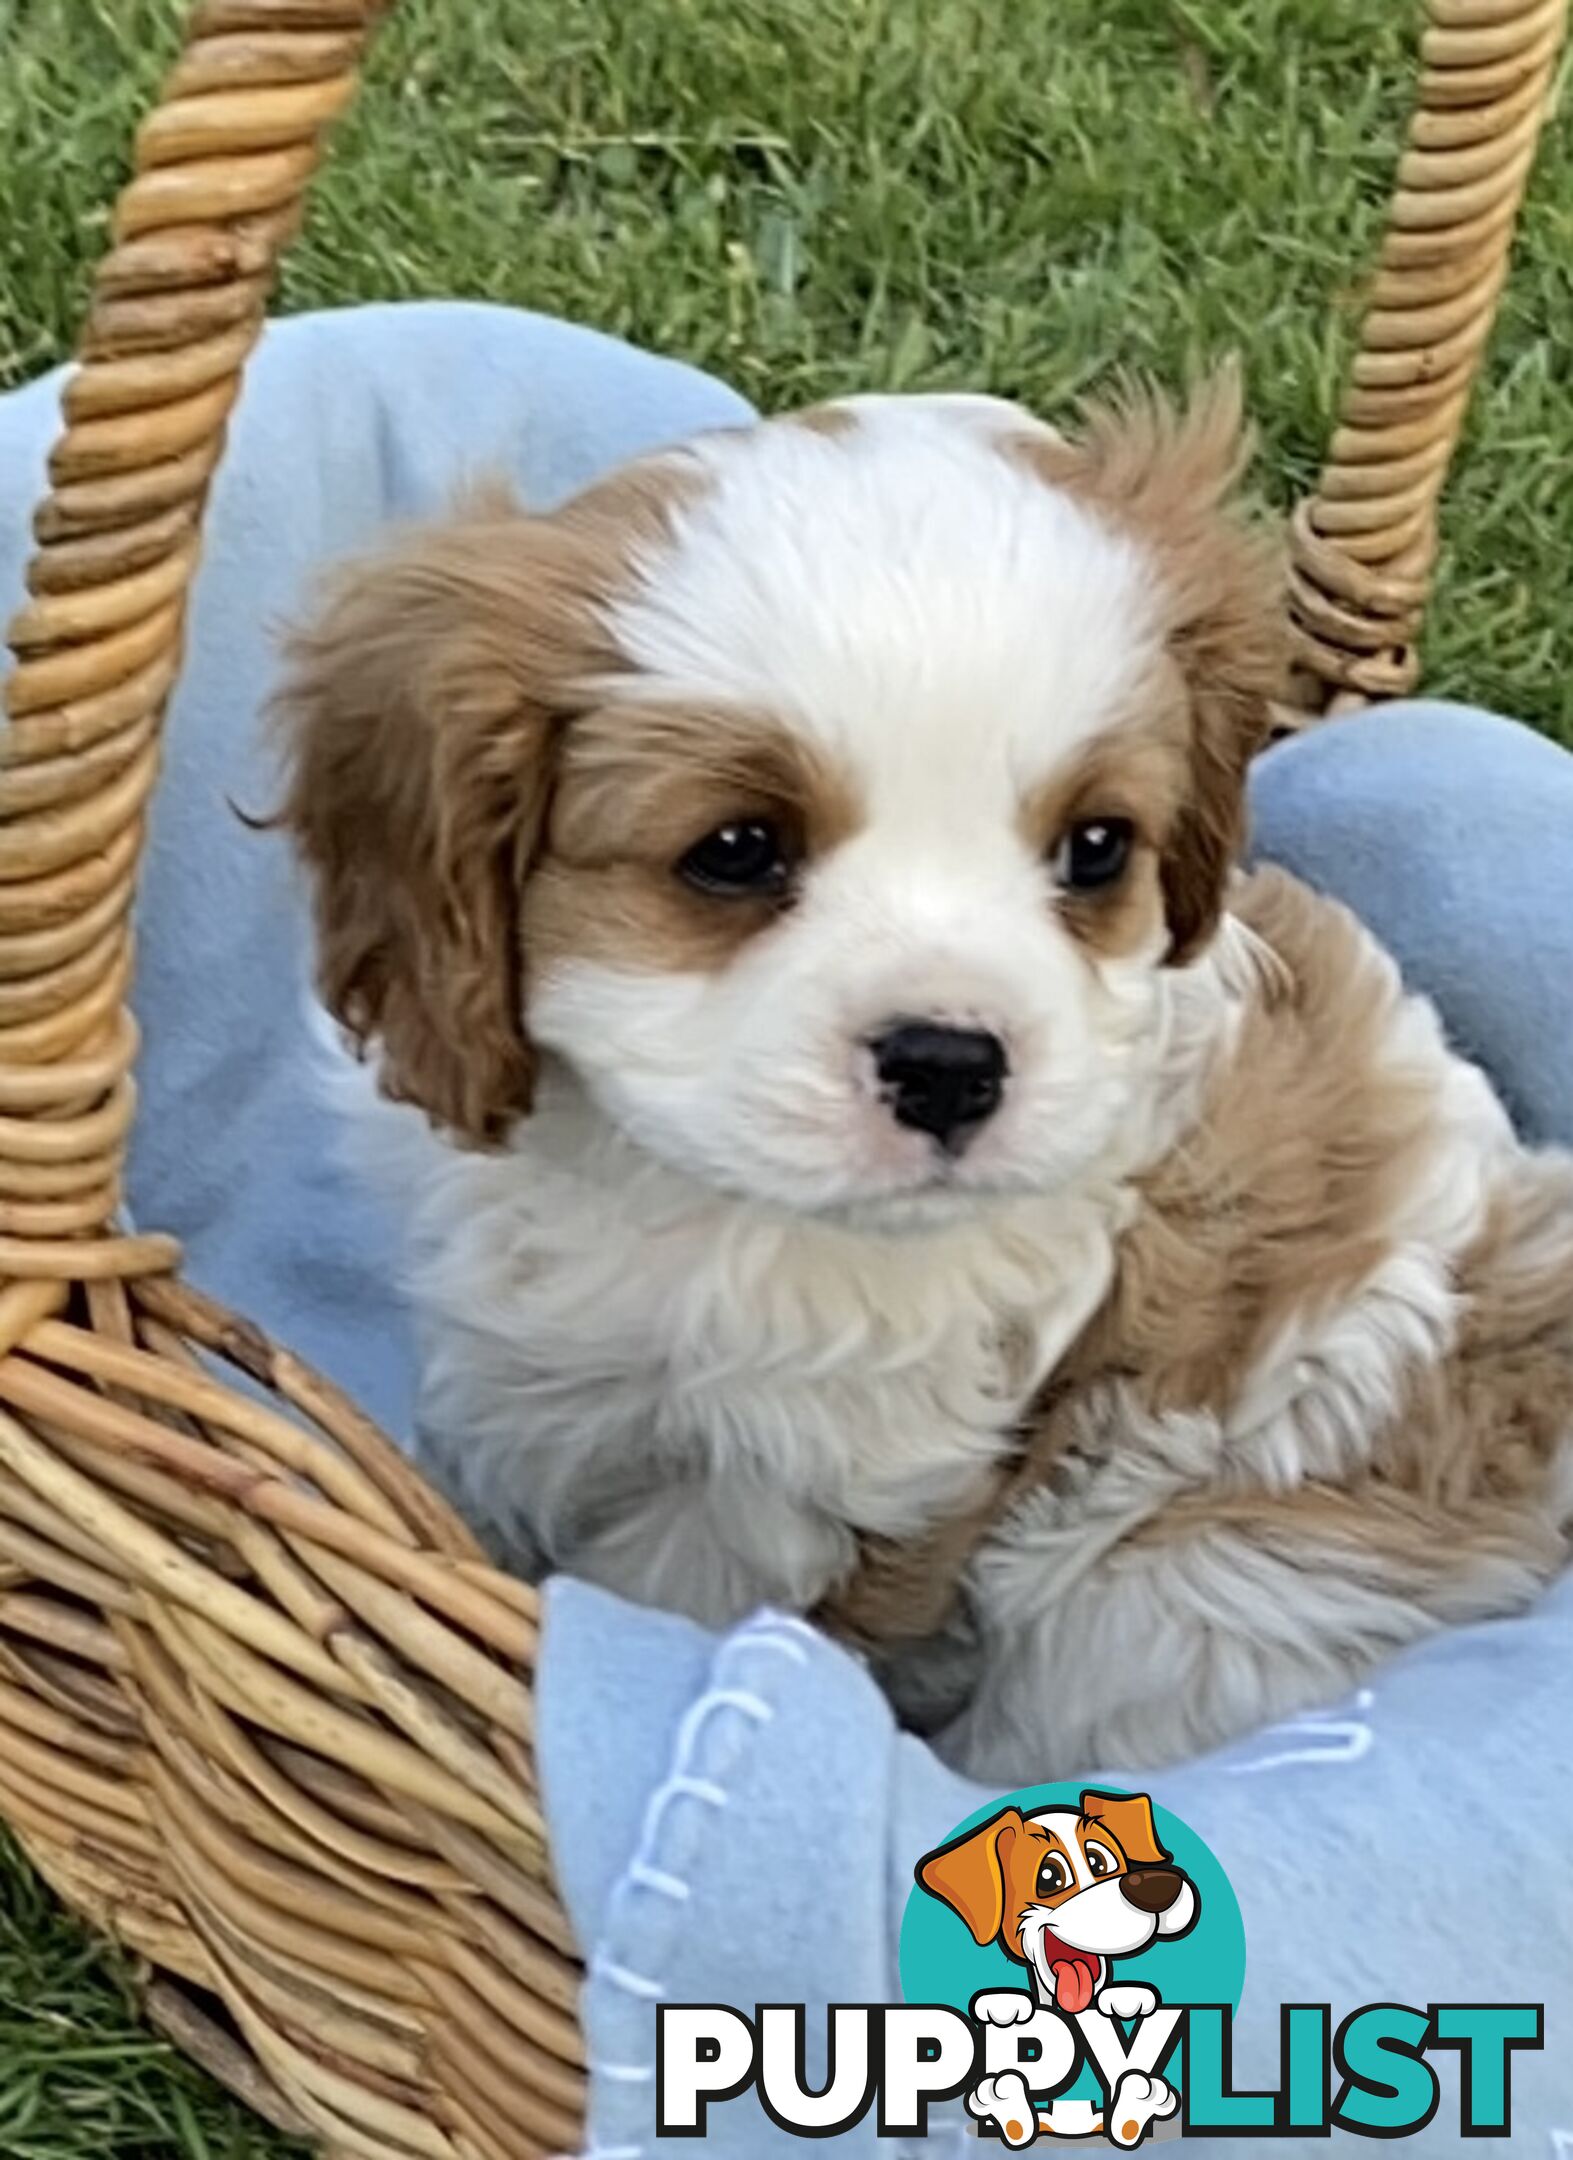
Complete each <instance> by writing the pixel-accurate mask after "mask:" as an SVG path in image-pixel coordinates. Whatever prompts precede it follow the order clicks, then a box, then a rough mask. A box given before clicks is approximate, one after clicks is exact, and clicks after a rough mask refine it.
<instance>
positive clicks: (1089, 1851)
mask: <svg viewBox="0 0 1573 2160" xmlns="http://www.w3.org/2000/svg"><path fill="white" fill-rule="evenodd" d="M1083 1849H1084V1851H1085V1852H1086V1855H1087V1872H1088V1873H1089V1874H1090V1875H1117V1874H1118V1873H1119V1872H1120V1870H1119V1863H1118V1862H1117V1861H1116V1859H1115V1857H1114V1855H1113V1853H1111V1852H1110V1851H1109V1849H1108V1847H1107V1846H1106V1845H1094V1844H1092V1843H1091V1842H1090V1841H1089V1843H1088V1844H1087V1845H1086V1846H1085V1847H1084V1848H1083Z"/></svg>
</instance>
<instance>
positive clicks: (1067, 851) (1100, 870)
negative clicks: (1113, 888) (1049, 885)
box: [1054, 817, 1136, 892]
mask: <svg viewBox="0 0 1573 2160" xmlns="http://www.w3.org/2000/svg"><path fill="white" fill-rule="evenodd" d="M1135 837H1136V830H1135V827H1134V826H1133V825H1132V823H1131V821H1130V819H1129V818H1115V817H1110V818H1084V819H1083V820H1082V821H1081V823H1080V824H1077V825H1073V826H1072V827H1071V829H1070V831H1069V832H1068V833H1067V834H1066V835H1065V837H1064V839H1063V840H1062V841H1061V842H1060V844H1059V847H1058V848H1057V849H1056V851H1055V855H1054V874H1055V876H1056V877H1057V878H1058V879H1059V881H1060V883H1061V884H1062V885H1063V886H1064V887H1065V889H1066V890H1067V891H1068V892H1098V891H1100V890H1101V889H1102V888H1103V887H1104V886H1105V885H1113V884H1115V883H1117V881H1118V880H1119V879H1120V878H1122V877H1123V876H1124V875H1125V866H1126V864H1127V863H1128V862H1129V861H1130V859H1131V843H1132V841H1133V840H1134V839H1135Z"/></svg>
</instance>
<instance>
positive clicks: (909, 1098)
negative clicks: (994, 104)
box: [283, 386, 1573, 1783]
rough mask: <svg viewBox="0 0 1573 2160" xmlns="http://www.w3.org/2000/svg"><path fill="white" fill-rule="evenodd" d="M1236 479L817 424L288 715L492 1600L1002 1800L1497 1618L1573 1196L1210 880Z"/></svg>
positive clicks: (1430, 1022)
mask: <svg viewBox="0 0 1573 2160" xmlns="http://www.w3.org/2000/svg"><path fill="white" fill-rule="evenodd" d="M1241 462H1242V447H1241V426H1240V417H1239V410H1238V398H1237V395H1236V394H1235V393H1234V392H1233V391H1232V390H1231V389H1230V388H1229V387H1227V386H1225V387H1214V388H1212V389H1211V390H1209V391H1206V392H1204V393H1202V394H1201V395H1199V396H1198V397H1197V398H1196V399H1194V400H1193V401H1192V403H1191V405H1190V407H1189V409H1188V410H1186V411H1184V412H1183V413H1178V414H1177V413H1175V412H1173V411H1171V410H1170V409H1169V408H1167V407H1166V406H1165V405H1164V404H1163V403H1162V402H1161V401H1158V400H1156V399H1154V398H1150V397H1147V396H1145V395H1137V396H1132V397H1130V398H1127V399H1125V400H1124V401H1116V402H1114V403H1112V404H1110V405H1107V406H1105V407H1103V408H1101V409H1097V410H1094V411H1092V412H1091V413H1090V414H1089V416H1088V417H1087V419H1086V422H1085V425H1084V427H1083V429H1082V431H1081V433H1080V434H1079V436H1078V437H1077V438H1076V439H1074V440H1065V439H1062V438H1061V437H1060V436H1058V435H1057V434H1054V433H1052V432H1051V431H1050V430H1048V429H1047V428H1045V427H1043V426H1041V425H1040V424H1038V423H1037V422H1035V421H1034V420H1033V419H1032V418H1030V417H1029V416H1028V415H1027V414H1025V413H1024V412H1022V411H1020V410H1018V409H1017V408H1015V407H1013V406H1010V405H1007V404H1003V403H999V402H995V401H993V400H990V399H985V398H976V397H913V398H858V399H852V400H849V401H848V402H846V403H845V404H841V405H836V406H832V407H828V408H824V409H820V410H816V411H812V412H809V413H807V414H804V415H800V416H798V417H795V418H788V419H780V420H772V421H769V422H767V423H764V424H761V425H759V426H756V427H752V428H748V429H743V430H738V431H735V432H726V433H718V434H716V435H713V436H710V437H707V438H703V439H701V440H699V441H696V442H694V443H692V444H690V445H689V446H687V447H685V448H681V449H676V450H671V451H667V452H664V453H661V454H659V455H654V456H651V457H648V458H646V459H644V460H642V461H640V462H638V463H636V464H634V465H632V466H630V467H629V468H628V469H626V470H624V471H622V472H620V473H618V474H616V475H614V476H613V477H612V478H610V479H607V480H604V481H602V482H601V483H599V484H598V485H596V486H594V487H592V488H591V489H589V490H588V492H586V493H584V494H582V495H580V496H579V497H578V498H577V499H575V500H573V501H571V502H569V503H568V504H567V505H566V506H565V507H563V508H561V509H558V510H556V511H554V512H553V513H551V514H550V515H543V516H527V515H525V514H523V513H522V512H520V511H519V510H517V509H516V508H514V507H513V506H512V505H511V504H508V503H506V502H503V501H500V500H486V501H481V502H477V503H474V504H472V505H470V506H469V507H468V508H467V509H466V510H463V511H461V512H460V513H459V514H457V515H456V516H455V517H453V518H452V519H451V520H449V521H448V522H446V523H444V524H440V525H437V526H435V527H433V528H432V529H430V530H426V531H418V532H415V533H412V534H409V535H407V536H405V537H404V538H402V539H400V540H399V541H397V542H396V544H394V545H393V546H392V547H391V548H390V549H389V550H388V551H387V552H386V553H385V554H384V555H383V556H381V557H380V558H379V559H376V560H373V561H370V562H367V563H365V564H362V565H361V566H359V567H357V568H354V569H352V570H350V571H349V572H348V573H347V574H345V575H344V576H343V577H342V578H341V580H340V582H339V584H338V586H337V588H336V590H335V591H334V593H333V595H332V596H331V598H330V599H329V600H328V602H327V604H326V605H325V606H324V608H323V609H322V611H321V612H320V614H319V615H318V617H317V619H316V621H315V623H314V624H313V625H312V626H310V627H309V628H307V629H306V630H305V631H304V632H302V634H300V635H299V636H298V637H297V638H296V640H295V642H294V644H293V648H292V651H291V654H290V659H289V667H288V674H287V679H286V683H285V688H284V693H283V714H284V723H285V726H286V729H287V740H288V745H289V754H290V757H291V761H292V763H291V776H290V782H289V787H288V793H287V800H286V806H285V811H284V817H285V821H286V823H287V824H288V826H289V828H290V829H291V831H292V833H293V835H294V838H295V841H296V843H297V845H298V847H299V850H300V853H301V855H302V857H303V858H304V861H305V863H306V865H307V867H308V869H309V871H310V873H311V876H312V879H313V881H314V886H315V897H316V910H317V919H318V927H319V934H320V981H321V988H322V993H323V996H324V1000H325V1002H326V1004H327V1005H328V1007H329V1008H330V1009H331V1011H332V1012H333V1013H334V1014H335V1015H337V1017H338V1019H339V1020H340V1021H341V1022H342V1023H343V1025H344V1026H345V1028H347V1030H348V1031H349V1034H350V1035H351V1036H352V1037H353V1038H355V1040H356V1041H357V1042H359V1043H361V1044H363V1045H371V1046H374V1048H375V1054H376V1073H377V1078H378V1079H379V1081H380V1087H381V1093H382V1095H383V1097H385V1098H386V1099H387V1102H386V1103H385V1104H384V1107H383V1109H382V1110H381V1112H378V1111H377V1110H376V1108H375V1107H374V1104H373V1100H372V1093H373V1091H372V1090H371V1089H370V1088H366V1089H365V1090H364V1091H363V1094H364V1099H359V1098H358V1099H359V1100H360V1106H359V1109H358V1112H357V1116H356V1120H355V1122H356V1124H357V1126H358V1128H359V1141H358V1145H359V1148H360V1151H361V1153H362V1155H363V1156H364V1157H366V1158H367V1159H368V1160H369V1161H370V1163H371V1164H372V1165H373V1168H374V1174H377V1175H379V1176H381V1177H382V1178H383V1179H384V1180H385V1181H386V1182H387V1183H388V1184H389V1186H390V1188H392V1189H393V1190H394V1191H396V1192H397V1193H398V1194H400V1195H401V1196H402V1198H403V1200H404V1201H405V1203H406V1204H407V1208H408V1214H409V1240H408V1249H407V1273H408V1280H409V1283H410V1286H411V1289H412V1293H413V1297H414V1301H415V1304H416V1308H417V1311H418V1315H419V1323H420V1328H421V1333H422V1336H423V1345H424V1384H423V1396H422V1402H421V1411H420V1425H421V1432H422V1436H423V1439H422V1445H423V1447H424V1449H425V1453H426V1459H427V1461H428V1463H429V1465H430V1467H431V1469H432V1470H433V1473H434V1474H435V1475H437V1476H438V1477H439V1478H440V1479H441V1480H442V1481H443V1482H444V1483H446V1484H447V1485H448V1486H449V1488H450V1489H451V1490H452V1491H453V1493H454V1494H455V1496H456V1497H457V1498H458V1500H459V1501H460V1503H461V1504H462V1505H464V1506H465V1507H466V1508H467V1509H468V1511H469V1512H470V1514H471V1515H472V1517H473V1518H474V1519H475V1520H476V1522H477V1523H478V1524H480V1525H481V1526H482V1527H483V1528H485V1529H486V1530H487V1531H488V1532H489V1533H490V1534H491V1536H492V1537H493V1539H494V1542H495V1546H496V1549H497V1551H498V1553H499V1554H500V1555H501V1556H502V1557H503V1558H504V1559H505V1560H506V1561H508V1562H509V1563H510V1564H512V1565H513V1566H514V1567H516V1568H518V1569H521V1570H540V1569H543V1568H546V1567H561V1568H567V1569H571V1570H574V1571H576V1572H578V1573H580V1574H582V1575H585V1576H588V1577H590V1578H592V1579H594V1580H597V1581H599V1582H602V1583H605V1584H608V1585H610V1586H611V1587H613V1588H614V1589H616V1590H618V1591H621V1592H623V1593H625V1594H627V1595H629V1596H631V1597H634V1598H637V1599H642V1600H647V1601H651V1602H654V1603H657V1604H660V1605H665V1606H671V1607H675V1608H679V1609H681V1610H684V1611H686V1612H689V1613H691V1614H693V1615H695V1616H696V1617H698V1618H699V1619H702V1620H705V1621H708V1622H712V1623H721V1622H725V1621H729V1620H732V1619H735V1618H736V1617H737V1616H739V1615H741V1614H743V1613H746V1612H747V1611H748V1610H750V1609H751V1608H752V1607H754V1606H756V1605H758V1604H760V1603H762V1602H766V1601H769V1602H774V1603H776V1604H780V1605H786V1606H790V1607H795V1608H798V1609H800V1610H804V1611H808V1612H813V1613H816V1614H818V1615H819V1616H820V1617H821V1618H822V1619H824V1620H825V1621H826V1622H827V1623H828V1624H832V1625H834V1626H836V1627H838V1628H839V1629H840V1630H841V1631H842V1632H843V1633H844V1634H846V1635H847V1636H848V1637H850V1638H851V1639H852V1640H854V1641H856V1642H857V1643H859V1644H861V1645H862V1646H863V1647H864V1648H865V1649H866V1650H867V1652H868V1654H869V1655H870V1657H871V1658H872V1659H873V1660H874V1661H875V1663H876V1666H877V1667H878V1669H879V1671H880V1672H881V1674H882V1675H883V1677H884V1679H885V1681H886V1683H887V1685H888V1686H889V1688H890V1690H891V1692H892V1694H893V1696H894V1698H895V1700H896V1702H897V1704H898V1706H899V1707H900V1708H901V1709H902V1710H903V1711H904V1713H905V1714H906V1715H907V1716H908V1718H909V1720H910V1721H911V1722H912V1723H913V1724H915V1725H917V1726H919V1727H921V1728H922V1729H924V1730H927V1731H930V1732H932V1733H934V1734H935V1736H936V1738H937V1740H938V1744H939V1745H940V1746H941V1748H942V1750H943V1751H944V1752H945V1753H946V1754H947V1755H948V1756H949V1757H950V1758H952V1759H953V1760H955V1761H956V1762H957V1763H959V1764H962V1765H964V1766H966V1767H967V1768H968V1769H970V1770H971V1771H972V1772H974V1773H975V1774H977V1775H979V1776H986V1777H989V1778H992V1779H994V1780H996V1781H998V1782H1001V1783H1016V1782H1020V1781H1021V1780H1023V1779H1025V1778H1029V1777H1042V1776H1046V1775H1055V1774H1061V1773H1063V1772H1065V1771H1067V1770H1074V1769H1078V1768H1082V1767H1085V1766H1088V1765H1093V1764H1097V1763H1103V1764H1118V1765H1120V1766H1122V1767H1125V1768H1129V1767H1133V1766H1136V1765H1148V1764H1156V1763H1160V1762H1162V1761H1165V1760H1167V1759H1170V1758H1173V1757H1176V1756H1180V1755H1183V1754H1186V1753H1189V1752H1192V1751H1194V1750H1196V1749H1198V1748H1201V1747H1203V1746H1206V1745H1208V1744H1211V1743H1215V1742H1219V1741H1222V1740H1225V1739H1227V1738H1228V1737H1229V1736H1231V1735H1233V1734H1237V1733H1239V1732H1241V1731H1243V1730H1244V1729H1246V1728H1248V1727H1251V1726H1254V1725H1257V1724H1259V1723H1261V1722H1263V1721H1266V1720H1270V1719H1274V1718H1279V1717H1282V1716H1284V1715H1286V1714H1288V1713H1290V1712H1293V1711H1296V1710H1298V1709H1300V1708H1302V1707H1304V1706H1305V1705H1308V1704H1310V1703H1313V1702H1316V1701H1319V1700H1323V1699H1327V1698H1330V1697H1332V1696H1334V1695H1336V1694H1337V1693H1338V1692H1339V1691H1341V1690H1342V1689H1343V1688H1345V1687H1346V1686H1347V1685H1348V1684H1349V1683H1350V1682H1351V1681H1352V1680H1353V1679H1354V1678H1355V1676H1356V1675H1357V1674H1359V1673H1360V1672H1361V1671H1362V1670H1363V1669H1364V1668H1366V1667H1367V1666H1369V1665H1370V1664H1371V1663H1372V1661H1373V1660H1375V1659H1377V1658H1379V1657H1381V1656H1383V1655H1384V1654H1386V1653H1388V1652H1391V1651H1394V1650H1396V1649H1398V1648H1399V1647H1400V1646H1402V1645H1404V1644H1406V1643H1410V1642H1413V1641H1415V1640H1417V1639H1418V1638H1420V1637H1422V1636H1425V1635H1427V1634H1429V1633H1431V1632H1433V1631H1434V1630H1436V1629H1438V1628H1442V1627H1445V1626H1448V1625H1450V1624H1453V1623H1456V1622H1461V1621H1466V1620H1471V1619H1478V1618H1481V1617H1484V1616H1486V1615H1490V1614H1501V1613H1507V1612H1511V1611H1513V1610H1514V1609H1516V1608H1519V1607H1522V1606H1523V1605H1525V1604H1526V1603H1527V1602H1528V1601H1529V1600H1530V1598H1531V1597H1532V1596H1533V1595H1534V1593H1535V1591H1536V1590H1537V1588H1538V1587H1539V1586H1540V1585H1541V1584H1543V1583H1544V1582H1545V1581H1546V1580H1547V1578H1548V1577H1549V1576H1550V1575H1551V1574H1552V1573H1553V1571H1554V1570H1555V1569H1556V1568H1557V1567H1558V1566H1559V1565H1560V1564H1561V1562H1562V1559H1563V1557H1564V1551H1565V1539H1564V1526H1565V1524H1566V1522H1567V1519H1568V1516H1569V1513H1570V1508H1573V1478H1570V1475H1569V1463H1570V1458H1573V1447H1570V1438H1573V1163H1570V1161H1569V1160H1568V1159H1566V1158H1563V1157H1560V1156H1557V1155H1552V1154H1539V1155H1536V1154H1532V1153H1529V1152H1527V1151H1525V1150H1524V1149H1523V1148H1521V1147H1520V1146H1518V1145H1517V1144H1516V1142H1515V1140H1514V1137H1513V1135H1512V1133H1511V1131H1510V1129H1509V1126H1508V1122H1507V1119H1506V1117H1505V1116H1504V1113H1503V1111H1502V1109H1501V1108H1500V1107H1499V1105H1498V1103H1497V1102H1496V1100H1495V1099H1494V1097H1493V1095H1492V1092H1491V1090H1490V1088H1489V1086H1488V1085H1487V1083H1486V1081H1485V1080H1484V1078H1483V1077H1482V1076H1481V1074H1480V1073H1479V1072H1478V1071H1477V1070H1475V1069H1474V1068H1473V1067H1472V1066H1470V1065H1468V1064H1466V1063H1464V1062H1463V1061H1462V1060H1461V1059H1460V1058H1458V1057H1457V1056H1455V1055H1454V1054H1452V1052H1450V1050H1449V1049H1448V1047H1447V1045H1446V1044H1445V1042H1444V1040H1443V1037H1442V1033H1441V1030H1440V1028H1439V1026H1438V1023H1437V1020H1436V1017H1435V1015H1434V1014H1433V1012H1432V1010H1431V1008H1430V1007H1429V1006H1428V1005H1427V1004H1426V1003H1425V1002H1423V1001H1422V1000H1420V999H1418V998H1416V997H1412V996H1408V995H1406V994H1405V992H1404V990H1403V988H1402V987H1401V985H1400V983H1399V980H1398V977H1397V974H1396V972H1395V970H1394V968H1393V966H1392V964H1391V962H1390V961H1389V960H1388V959H1387V958H1386V957H1385V956H1384V955H1383V953H1382V952H1381V951H1380V950H1378V948H1377V947H1376V946H1375V944H1374V943H1373V942H1372V940H1371V939H1370V938H1369V937H1368V936H1367V935H1366V934H1365V933H1364V932H1363V931H1362V929H1361V928H1360V927H1359V926H1358V925H1357V924H1356V923H1355V922H1354V921H1353V920H1352V919H1351V918H1350V917H1349V916H1348V915H1347V914H1346V913H1344V912H1343V911H1342V910H1341V909H1340V908H1339V907H1337V906H1335V905H1333V904H1331V903H1329V902H1328V901H1326V900H1324V899H1321V898H1319V897H1317V896H1315V895H1314V894H1312V893H1311V892H1309V891H1306V890H1304V889H1302V888H1301V887H1299V886H1297V885H1296V884H1294V883H1292V882H1291V881H1290V880H1288V879H1287V878H1285V877H1283V876H1281V875H1278V874H1276V873H1273V872H1263V873H1261V874H1258V875H1256V876H1253V877H1250V878H1243V877H1241V876H1239V875H1238V874H1237V872H1236V870H1235V859H1236V856H1237V853H1238V849H1239V845H1240V841H1241V833H1242V822H1243V798H1244V788H1245V774H1246V768H1247V765H1248V762H1249V760H1250V758H1251V756H1252V754H1253V752H1254V751H1255V750H1256V749H1257V748H1258V746H1259V745H1260V744H1261V743H1262V741H1263V739H1264V737H1265V735H1266V733H1267V731H1268V728H1269V724H1270V711H1271V700H1272V698H1273V696H1274V694H1275V692H1276V691H1277V690H1278V688H1279V685H1280V679H1281V674H1282V668H1283V651H1282V634H1281V628H1280V625H1281V605H1280V593H1279V588H1278V582H1277V577H1276V574H1275V570H1274V566H1273V562H1272V558H1271V556H1270V554H1269V553H1268V551H1266V550H1265V548H1264V546H1263V545H1262V543H1261V542H1259V541H1258V540H1256V539H1255V538H1253V537H1252V536H1251V535H1250V534H1249V533H1248V532H1247V531H1246V530H1245V529H1244V528H1243V527H1242V525H1241V523H1240V522H1239V520H1238V519H1237V518H1236V516H1235V515H1234V514H1233V513H1232V511H1231V509H1230V507H1229V498H1230V496H1231V492H1232V489H1233V486H1234V482H1235V478H1236V475H1237V472H1238V470H1239V467H1240V465H1241ZM1371 725H1373V726H1377V725H1380V722H1379V721H1376V720H1373V721H1372V722H1371ZM1503 957H1504V964H1511V955H1504V956H1503ZM389 1104H391V1105H395V1106H397V1105H403V1106H405V1107H403V1108H398V1107H388V1105H389ZM430 1126H435V1127H436V1128H437V1133H436V1135H435V1136H434V1135H433V1133H432V1132H431V1131H430V1129H429V1127H430Z"/></svg>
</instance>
